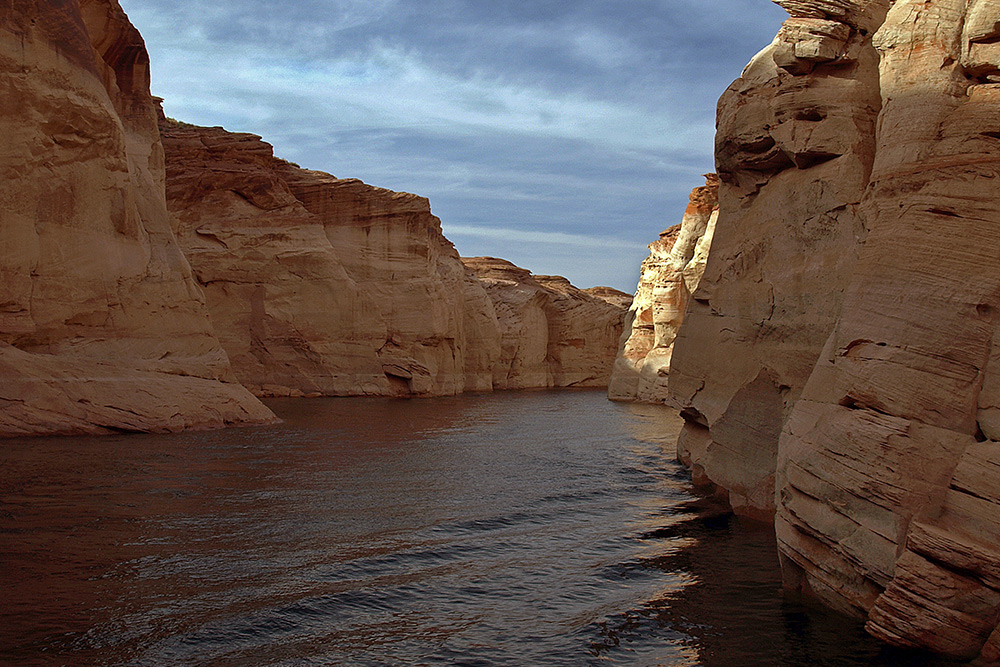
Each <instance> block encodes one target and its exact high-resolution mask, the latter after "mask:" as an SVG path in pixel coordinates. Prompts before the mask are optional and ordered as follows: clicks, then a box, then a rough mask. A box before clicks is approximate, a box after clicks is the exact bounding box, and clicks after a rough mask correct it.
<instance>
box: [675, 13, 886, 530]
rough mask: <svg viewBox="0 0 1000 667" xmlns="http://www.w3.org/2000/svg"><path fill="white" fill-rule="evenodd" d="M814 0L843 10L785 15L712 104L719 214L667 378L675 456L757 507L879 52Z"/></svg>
mask: <svg viewBox="0 0 1000 667" xmlns="http://www.w3.org/2000/svg"><path fill="white" fill-rule="evenodd" d="M812 4H815V5H816V6H817V7H819V6H823V7H826V6H827V5H836V6H838V7H840V6H841V5H843V7H842V8H843V10H844V11H843V12H834V11H833V10H832V9H831V10H830V11H827V10H826V9H824V10H823V12H819V10H818V9H817V12H819V14H816V13H808V12H804V10H803V11H800V12H798V14H796V15H795V16H793V18H791V19H789V20H788V22H787V23H786V24H785V26H784V27H783V28H782V30H781V33H780V34H779V37H778V38H777V39H776V40H775V42H774V43H772V44H771V45H770V46H769V47H768V48H766V49H764V50H763V51H761V52H760V53H759V54H758V55H757V56H756V57H755V58H754V59H753V61H752V62H751V63H750V64H749V65H748V66H747V68H746V69H745V70H744V72H743V76H742V77H741V78H740V79H738V80H737V81H736V82H734V83H733V84H732V85H731V86H730V87H729V89H728V90H727V91H726V92H725V93H724V94H723V96H722V98H721V100H720V101H719V113H718V134H717V137H716V163H717V164H716V166H717V168H718V170H719V176H720V178H721V181H722V182H721V185H720V189H719V217H718V222H717V224H716V229H715V234H714V238H713V240H712V245H711V252H710V253H709V256H708V261H707V264H706V266H705V269H704V275H703V276H702V278H701V281H700V283H699V285H698V288H697V290H695V291H694V294H693V295H692V299H691V303H690V304H689V306H688V310H687V314H686V316H685V320H684V324H683V326H682V327H681V328H680V331H679V332H678V334H677V339H676V342H675V344H674V349H673V357H672V361H671V366H670V374H669V378H668V383H669V389H670V394H671V396H672V399H673V400H674V401H675V402H676V403H677V404H678V405H679V406H680V407H681V408H682V414H683V415H684V416H685V419H686V420H687V422H688V426H687V427H686V428H687V429H688V430H697V431H698V432H699V433H698V434H697V436H696V437H695V434H692V437H691V438H689V440H691V441H692V442H699V443H701V446H700V447H696V448H692V449H687V450H685V452H683V455H684V456H685V457H688V456H689V457H690V458H689V462H690V463H691V464H692V465H695V466H697V467H698V469H699V470H700V471H702V473H703V474H702V476H701V479H702V481H710V482H713V483H715V484H719V485H721V486H722V487H723V488H724V489H725V490H726V492H727V493H728V494H729V497H730V500H731V502H732V504H733V506H734V507H736V508H737V509H738V511H740V512H741V513H744V514H748V515H751V516H755V517H758V518H766V517H769V515H770V514H771V513H773V511H774V500H773V498H774V471H775V457H776V456H777V435H778V434H779V433H780V432H781V427H782V425H783V424H784V422H785V419H786V417H787V415H788V412H789V410H790V409H791V407H792V405H793V404H794V402H795V401H796V400H797V398H798V397H799V394H800V393H801V391H802V389H803V387H804V386H805V383H806V380H807V378H808V377H809V374H810V372H811V371H812V368H813V366H814V364H815V362H816V359H817V357H818V355H819V353H820V351H821V349H822V347H823V344H824V342H825V341H826V339H827V337H828V335H829V332H830V330H831V328H832V327H833V324H834V322H835V320H836V317H837V315H838V313H839V308H840V303H841V299H842V297H843V290H844V288H845V286H846V284H847V281H848V278H849V275H850V270H851V268H852V267H853V264H854V262H855V260H856V258H857V253H858V248H859V245H860V243H861V241H863V239H864V237H865V235H866V233H867V227H866V224H865V221H864V217H863V216H862V214H861V211H860V205H861V201H862V196H863V194H864V191H865V187H866V186H867V183H868V175H869V173H870V172H871V168H872V162H873V160H874V158H875V145H874V130H875V121H876V117H877V114H878V111H879V108H880V106H881V100H880V97H879V80H878V56H877V53H876V52H875V49H874V48H873V46H872V44H871V36H870V34H866V33H865V32H862V31H861V30H860V29H858V28H856V27H854V26H855V24H856V22H855V21H854V20H853V16H852V15H851V14H850V11H849V10H850V6H851V5H852V3H812ZM828 9H829V8H828ZM793 14H795V12H793ZM817 40H818V41H817ZM834 43H835V46H836V48H833V47H832V46H831V47H830V50H829V51H828V52H827V51H825V49H826V48H827V46H828V45H830V44H834ZM706 431H707V433H706Z"/></svg>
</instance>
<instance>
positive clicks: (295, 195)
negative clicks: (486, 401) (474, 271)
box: [161, 119, 500, 396]
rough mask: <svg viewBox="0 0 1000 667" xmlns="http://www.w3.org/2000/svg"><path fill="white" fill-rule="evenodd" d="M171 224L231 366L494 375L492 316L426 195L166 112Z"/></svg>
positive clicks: (302, 376)
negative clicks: (325, 168) (301, 160)
mask: <svg viewBox="0 0 1000 667" xmlns="http://www.w3.org/2000/svg"><path fill="white" fill-rule="evenodd" d="M161 126H162V132H163V136H164V142H165V146H166V150H167V173H168V181H167V194H168V201H169V205H170V210H171V213H172V214H173V219H174V227H175V231H176V234H177V238H178V240H179V241H180V243H181V246H182V247H183V248H184V251H185V253H186V254H187V256H188V257H189V258H190V261H191V264H192V266H193V267H194V272H195V275H196V277H197V279H198V282H199V283H201V285H202V286H203V289H204V290H205V294H206V297H207V299H208V305H209V309H210V311H211V314H212V319H213V321H214V322H215V325H216V328H217V330H218V332H219V336H220V338H221V340H222V342H223V345H224V346H225V348H226V350H227V352H228V353H229V356H230V358H231V359H232V362H233V367H234V369H235V371H236V374H237V375H238V376H239V378H240V380H241V381H242V382H243V383H244V384H246V386H248V387H249V388H250V389H252V390H253V391H254V392H255V393H257V394H259V395H264V396H274V395H281V396H301V395H307V396H308V395H334V396H335V395H447V394H457V393H460V392H462V391H465V390H466V389H471V390H489V389H491V388H492V378H493V367H494V364H495V362H496V361H497V359H498V357H499V354H500V329H499V325H498V323H497V320H496V315H495V313H494V310H493V305H492V302H491V301H490V299H489V298H488V297H487V295H486V292H485V290H484V289H483V286H482V285H481V284H480V283H479V281H478V280H477V279H476V278H475V277H473V276H472V275H470V273H469V272H468V271H467V270H466V268H465V267H464V266H463V265H462V263H461V261H460V260H459V257H458V253H457V252H456V251H455V249H454V247H453V246H452V244H451V243H450V242H449V241H448V240H447V239H446V238H445V237H444V235H443V234H442V233H441V224H440V221H439V220H438V219H437V218H436V217H435V216H434V215H432V214H431V210H430V205H429V204H428V202H427V200H426V199H425V198H423V197H419V196H417V195H411V194H407V193H400V192H392V191H390V190H384V189H381V188H376V187H372V186H369V185H366V184H364V183H362V182H361V181H358V180H356V179H338V178H335V177H333V176H331V175H329V174H325V173H323V172H318V171H310V170H305V169H300V168H299V167H297V166H295V165H293V164H291V163H288V162H285V161H284V160H280V159H277V158H275V157H274V156H273V151H272V148H271V146H270V144H267V143H265V142H263V141H261V139H260V137H258V136H256V135H252V134H240V133H232V132H227V131H225V130H223V129H222V128H202V127H193V126H186V125H182V124H179V123H176V122H172V121H169V120H167V119H163V120H162V122H161Z"/></svg>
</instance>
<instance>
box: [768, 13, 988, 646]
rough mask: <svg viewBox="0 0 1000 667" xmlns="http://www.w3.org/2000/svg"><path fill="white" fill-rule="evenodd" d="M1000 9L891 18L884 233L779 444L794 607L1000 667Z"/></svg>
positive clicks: (873, 198) (880, 194) (877, 216)
mask: <svg viewBox="0 0 1000 667" xmlns="http://www.w3.org/2000/svg"><path fill="white" fill-rule="evenodd" d="M998 39H1000V3H997V2H992V1H986V0H973V1H972V2H966V1H965V0H935V1H934V2H915V1H913V0H897V2H895V3H894V4H893V6H892V8H891V10H890V11H889V14H888V16H887V18H886V21H885V24H884V25H883V26H882V27H881V29H880V30H879V31H878V33H877V34H876V36H875V45H876V47H877V48H878V49H879V51H880V53H881V56H882V62H881V91H882V98H883V108H882V113H881V116H880V119H879V121H880V122H879V130H878V133H877V152H876V159H875V163H874V169H873V173H872V177H871V182H870V185H869V188H868V192H867V194H866V197H865V211H866V214H867V216H868V225H869V227H870V229H871V231H870V233H869V235H868V238H867V241H866V242H865V244H864V247H863V249H862V251H861V256H860V259H859V261H858V263H857V266H856V267H855V270H854V272H853V274H852V276H851V278H850V281H849V283H848V286H847V291H846V294H845V297H844V303H843V307H842V308H841V310H840V312H839V317H838V319H837V322H836V326H835V327H834V328H833V330H832V333H831V335H830V337H829V340H828V341H827V343H826V346H825V349H824V351H823V354H822V355H821V357H820V359H819V361H818V363H817V365H816V368H815V370H814V371H813V374H812V377H811V378H810V379H809V383H808V385H807V386H806V388H805V391H804V392H803V394H802V397H801V399H800V400H799V401H798V403H797V404H796V405H795V407H794V409H793V411H792V413H791V415H790V417H789V419H788V421H787V423H786V424H785V427H784V431H783V433H782V436H781V441H780V444H779V457H778V479H777V484H778V491H779V495H778V497H777V499H778V507H777V523H776V525H777V531H778V538H779V545H780V548H781V552H782V554H783V560H784V563H783V565H784V571H785V573H786V581H787V583H788V584H789V586H790V587H792V588H796V589H798V590H802V591H804V592H806V593H808V594H810V595H814V596H817V597H819V598H820V599H822V600H823V601H825V602H826V603H828V604H830V605H832V606H834V607H837V608H841V609H844V610H846V611H849V612H853V613H856V614H858V615H861V616H864V617H867V619H868V629H869V631H870V632H872V633H873V634H874V635H875V636H877V637H880V638H883V639H885V640H887V641H891V642H893V643H897V644H904V645H912V646H918V647H922V648H928V649H932V650H935V651H940V652H945V653H949V654H954V655H957V656H960V657H965V658H975V657H977V656H979V655H980V654H982V657H983V658H984V660H985V661H987V662H991V661H996V660H998V659H1000V631H997V622H998V618H1000V578H998V576H997V575H998V573H1000V548H998V545H1000V474H998V473H1000V428H998V426H1000V422H998V420H997V414H998V408H997V406H998V405H1000V400H998V399H1000V391H998V387H1000V384H998V376H997V373H998V369H1000V366H998V360H1000V350H998V346H997V344H996V337H997V332H998V325H1000V317H998V313H1000V188H998V186H997V183H998V182H1000V150H998V148H1000V132H998V129H1000V43H998Z"/></svg>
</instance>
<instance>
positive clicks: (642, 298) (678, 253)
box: [608, 174, 719, 403]
mask: <svg viewBox="0 0 1000 667" xmlns="http://www.w3.org/2000/svg"><path fill="white" fill-rule="evenodd" d="M705 181H706V182H705V185H704V186H702V187H698V188H695V189H694V190H693V191H692V192H691V196H690V201H689V203H688V206H687V209H686V210H685V211H684V217H683V218H682V219H681V223H680V224H679V225H674V226H673V227H671V228H670V229H667V230H665V231H664V232H662V233H661V234H660V238H659V239H657V240H656V241H653V242H652V243H650V244H649V257H647V258H646V260H645V261H643V263H642V267H641V269H640V274H639V285H638V287H637V288H636V291H635V297H634V298H633V300H632V307H631V308H630V309H629V314H628V318H627V319H626V324H625V331H624V334H623V336H622V340H621V342H620V345H619V349H618V355H617V358H616V359H615V364H614V369H613V372H612V374H611V380H610V383H609V385H608V398H610V399H611V400H613V401H639V402H643V403H671V400H670V394H669V391H668V389H667V374H668V372H669V370H670V358H671V356H672V352H673V347H674V341H675V340H676V338H677V332H678V330H679V329H680V326H681V323H682V322H683V320H684V314H685V312H686V311H687V307H688V303H689V302H690V300H691V294H692V293H694V291H695V290H696V289H697V288H698V283H699V282H700V280H701V277H702V274H703V273H704V272H705V263H706V261H707V259H708V253H709V249H710V248H711V246H712V237H713V235H714V233H715V225H716V223H717V221H718V204H719V179H718V176H717V175H716V174H706V175H705Z"/></svg>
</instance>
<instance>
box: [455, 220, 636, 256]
mask: <svg viewBox="0 0 1000 667" xmlns="http://www.w3.org/2000/svg"><path fill="white" fill-rule="evenodd" d="M444 229H445V232H446V233H447V234H449V235H453V236H456V237H463V236H472V237H475V238H479V239H501V240H504V241H507V242H514V243H541V244H546V245H558V246H562V247H569V248H628V249H630V250H635V244H634V243H629V242H627V241H622V240H620V239H616V238H614V237H596V236H582V235H580V234H565V233H562V232H533V231H526V230H521V229H511V228H504V227H473V226H471V225H462V224H454V223H448V224H447V225H446V226H445V228H444Z"/></svg>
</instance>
